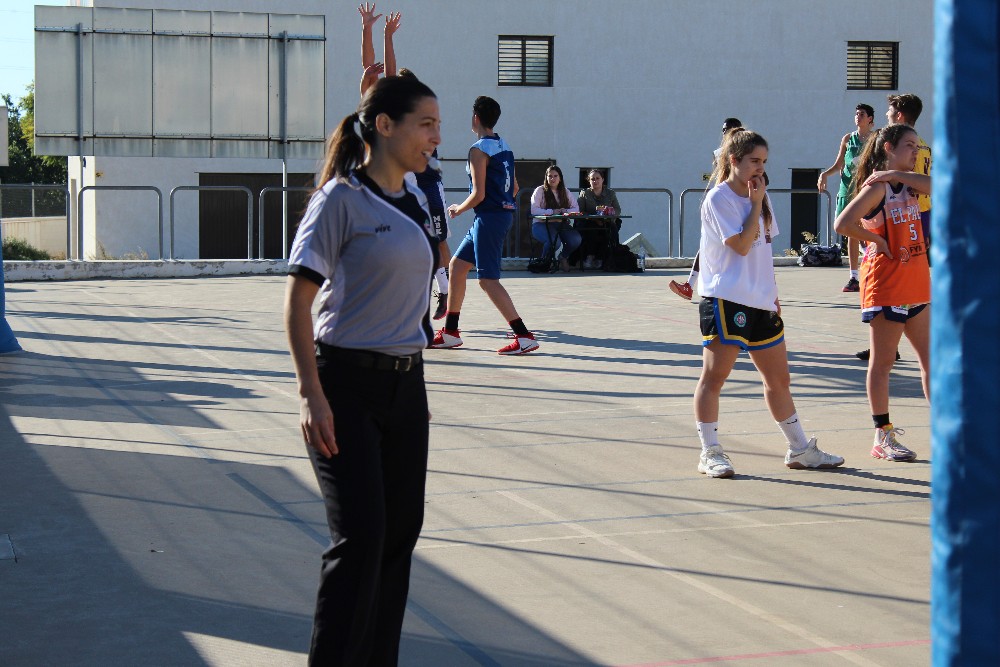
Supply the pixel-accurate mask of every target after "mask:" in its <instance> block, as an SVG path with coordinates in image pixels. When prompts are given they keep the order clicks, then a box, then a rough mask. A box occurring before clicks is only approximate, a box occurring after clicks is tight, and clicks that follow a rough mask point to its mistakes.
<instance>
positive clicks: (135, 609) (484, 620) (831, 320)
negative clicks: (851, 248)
mask: <svg viewBox="0 0 1000 667" xmlns="http://www.w3.org/2000/svg"><path fill="white" fill-rule="evenodd" d="M777 273H778V282H779V286H780V290H781V294H782V297H783V303H784V307H785V313H784V315H785V322H786V335H787V340H788V346H789V357H790V362H791V368H792V373H793V375H792V382H793V393H794V395H795V397H796V402H797V407H798V410H799V413H800V415H801V416H802V418H803V419H804V421H805V423H806V427H807V432H809V433H814V434H816V435H818V436H819V438H820V445H821V446H823V447H824V448H826V449H827V450H829V451H834V452H837V453H840V454H842V455H844V456H845V457H846V459H847V463H846V465H845V467H844V468H842V469H839V470H836V471H831V472H820V471H792V470H788V469H786V468H785V467H784V466H783V462H782V456H783V454H784V450H785V445H784V441H783V439H782V436H781V434H780V432H779V431H778V429H777V427H776V426H775V424H774V422H773V420H772V419H771V417H770V416H769V415H768V413H767V410H766V408H765V405H764V401H763V398H762V391H761V384H760V381H759V379H758V376H757V374H756V372H755V371H754V369H753V367H752V365H751V364H750V362H749V359H748V358H747V357H746V355H742V356H741V357H740V361H739V362H738V363H737V368H736V369H735V371H734V373H733V375H732V377H731V378H730V380H729V383H728V384H727V386H726V389H725V390H724V393H723V402H722V415H723V416H722V421H721V425H720V432H721V436H722V442H723V443H724V445H725V446H726V448H727V451H728V452H729V453H730V455H731V457H732V460H733V463H734V465H735V467H736V472H737V475H736V477H735V478H734V479H731V480H710V479H707V478H706V477H704V476H702V475H699V474H698V473H697V471H696V460H697V453H698V440H697V437H696V434H695V431H694V424H693V421H694V420H693V417H692V414H691V396H692V392H693V390H694V386H695V382H696V379H697V377H698V374H699V370H700V355H701V347H700V336H699V332H698V325H697V309H696V307H695V306H694V305H693V304H691V303H688V302H685V301H682V300H680V299H679V298H677V297H675V296H674V295H673V294H671V293H670V292H669V291H668V290H667V281H668V280H669V278H671V277H677V276H680V275H686V270H682V269H673V270H653V271H648V272H646V273H645V274H642V275H610V274H604V273H587V274H581V273H574V274H568V275H566V274H559V275H543V276H534V275H532V274H529V273H526V272H510V273H508V274H507V275H506V276H505V283H506V285H507V286H508V289H509V290H510V291H511V293H512V295H513V297H514V299H515V302H516V304H517V306H518V308H519V310H520V312H521V314H522V315H523V317H524V319H525V321H526V323H527V324H528V326H529V327H530V328H532V329H534V330H535V331H536V332H537V333H538V336H539V339H540V341H541V348H540V350H539V351H538V352H537V353H534V354H531V355H527V356H523V357H500V356H498V355H496V353H495V349H496V348H498V347H500V346H501V345H503V344H505V342H506V341H505V340H504V331H505V328H504V326H502V325H503V322H501V320H500V317H499V315H498V314H497V313H496V312H495V310H494V309H493V307H492V305H490V304H489V302H488V301H487V299H486V297H485V295H484V294H483V293H482V292H481V291H480V290H478V288H477V287H476V285H475V284H474V283H473V284H471V285H470V289H469V296H468V298H467V301H466V305H465V308H464V309H463V314H462V327H463V335H464V338H465V346H464V347H462V348H460V349H455V350H432V351H429V352H428V353H427V354H426V356H427V359H428V363H427V364H426V376H427V382H428V389H429V392H430V401H431V406H432V410H433V422H432V428H431V455H430V464H429V468H430V471H429V477H428V493H427V501H426V520H425V524H424V530H423V534H422V537H421V541H420V543H419V545H418V547H417V551H416V553H415V559H414V568H413V581H412V586H411V595H410V606H409V613H408V615H407V618H406V623H405V627H404V637H403V646H402V660H401V664H403V665H427V666H434V667H440V666H444V667H450V666H453V665H454V666H465V665H486V666H496V665H503V666H508V665H510V666H514V665H517V666H522V665H523V666H529V667H542V666H566V665H614V666H630V667H637V666H639V665H643V666H647V667H651V666H653V665H658V666H661V667H665V666H667V665H698V664H709V663H713V664H714V663H716V662H719V663H723V664H731V665H740V666H742V665H748V666H749V665H768V666H770V665H775V666H779V667H782V666H785V665H789V666H799V665H804V666H810V667H811V666H817V665H899V666H907V667H910V666H912V665H920V664H927V663H928V662H929V655H930V645H929V630H928V619H929V535H928V532H929V531H928V516H929V509H930V507H929V497H930V486H929V485H930V482H929V480H930V463H929V459H930V451H929V427H928V420H929V409H928V407H927V405H926V402H925V400H924V398H923V396H922V393H921V389H920V380H919V373H918V369H917V365H916V362H915V357H914V354H913V351H912V350H911V349H910V348H909V346H908V345H907V344H906V343H905V342H904V343H903V345H902V347H901V352H902V355H903V360H902V361H901V362H900V363H898V364H897V368H896V370H895V371H894V373H893V378H892V385H891V390H892V417H893V420H894V422H895V423H896V424H897V425H898V426H901V427H903V428H905V429H906V436H905V438H902V440H903V442H905V443H906V444H908V445H909V446H910V447H911V448H913V449H915V450H916V451H917V452H918V453H919V454H920V458H919V460H918V461H917V462H915V463H912V464H891V463H886V462H884V461H876V460H874V459H872V458H870V457H869V454H868V451H869V448H870V446H871V440H870V439H871V420H870V416H869V410H868V406H867V402H866V399H865V365H864V364H863V363H861V362H859V361H858V360H857V359H855V358H854V356H853V353H854V352H855V351H857V350H859V349H862V348H863V347H866V346H867V327H865V326H864V325H862V324H861V322H860V315H859V310H858V307H857V295H854V294H843V293H841V292H840V288H841V286H842V284H843V283H844V282H845V279H846V276H847V271H846V269H818V268H809V269H804V268H798V267H785V268H779V269H778V270H777ZM283 289H284V278H283V277H279V276H248V277H226V278H207V279H168V280H120V281H112V280H107V281H81V282H21V283H10V284H8V285H7V310H8V312H7V317H8V322H9V323H10V324H11V326H12V327H13V329H14V330H15V332H16V333H17V335H18V338H19V340H20V343H21V345H22V346H23V347H24V348H25V350H26V352H25V353H24V354H20V355H14V356H7V357H0V448H2V465H0V664H2V665H4V666H5V667H22V666H28V667H34V666H49V665H81V666H89V665H94V666H97V665H101V666H105V665H226V666H228V665H301V664H304V662H305V651H306V648H307V645H308V638H309V633H310V625H311V609H312V604H313V596H314V591H315V585H316V578H317V573H318V564H319V554H320V552H321V550H322V549H323V547H324V545H325V543H326V542H327V540H328V537H327V534H326V526H325V520H324V513H323V508H322V504H321V502H320V500H319V497H318V494H317V489H316V485H315V480H314V479H313V476H312V471H311V469H310V467H309V463H308V460H307V458H306V456H305V453H304V449H303V447H304V445H303V444H302V443H301V441H300V435H299V430H298V406H297V401H296V395H295V383H294V377H293V374H292V368H291V363H290V359H289V356H288V354H287V352H286V347H285V340H284V334H283V330H282V320H281V301H282V295H283Z"/></svg>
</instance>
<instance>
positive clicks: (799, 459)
mask: <svg viewBox="0 0 1000 667" xmlns="http://www.w3.org/2000/svg"><path fill="white" fill-rule="evenodd" d="M842 465H844V457H843V456H837V455H836V454H827V453H826V452H824V451H823V450H822V449H820V448H819V447H817V446H816V438H809V446H808V447H806V448H805V449H803V450H802V451H800V452H795V451H792V450H791V449H789V450H788V452H786V453H785V466H786V467H789V468H792V469H794V470H805V469H806V468H836V467H837V466H842Z"/></svg>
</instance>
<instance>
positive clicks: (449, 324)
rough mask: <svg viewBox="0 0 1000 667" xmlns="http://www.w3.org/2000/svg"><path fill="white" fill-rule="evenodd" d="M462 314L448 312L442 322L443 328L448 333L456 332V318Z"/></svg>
mask: <svg viewBox="0 0 1000 667" xmlns="http://www.w3.org/2000/svg"><path fill="white" fill-rule="evenodd" d="M461 314H462V313H459V312H452V311H450V310H449V311H448V315H447V316H446V317H445V320H444V328H445V329H447V330H448V331H458V316H459V315H461Z"/></svg>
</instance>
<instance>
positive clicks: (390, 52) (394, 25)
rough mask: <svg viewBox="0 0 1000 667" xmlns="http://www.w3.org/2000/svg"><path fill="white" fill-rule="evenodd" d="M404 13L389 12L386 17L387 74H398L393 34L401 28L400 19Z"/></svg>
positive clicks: (385, 54) (385, 47)
mask: <svg viewBox="0 0 1000 667" xmlns="http://www.w3.org/2000/svg"><path fill="white" fill-rule="evenodd" d="M402 18H403V15H402V14H400V13H399V12H395V13H394V12H389V15H388V16H386V17H385V42H384V49H385V53H384V56H385V75H386V76H396V49H395V47H393V45H392V36H393V34H394V33H395V32H396V31H397V30H399V21H400V19H402Z"/></svg>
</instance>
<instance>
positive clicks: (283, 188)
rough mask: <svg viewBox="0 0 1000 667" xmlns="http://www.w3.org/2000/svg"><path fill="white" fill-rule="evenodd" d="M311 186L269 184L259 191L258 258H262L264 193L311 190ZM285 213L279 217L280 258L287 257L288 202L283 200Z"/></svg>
mask: <svg viewBox="0 0 1000 667" xmlns="http://www.w3.org/2000/svg"><path fill="white" fill-rule="evenodd" d="M312 190H313V188H307V187H306V186H304V185H269V186H268V187H266V188H264V189H263V190H261V191H260V195H258V203H259V209H260V237H259V238H260V258H261V259H264V230H265V229H267V228H266V227H265V226H264V195H266V194H267V193H268V192H312ZM282 208H283V210H284V211H285V215H283V216H282V218H281V259H288V215H287V212H288V202H287V201H284V202H283V207H282Z"/></svg>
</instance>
